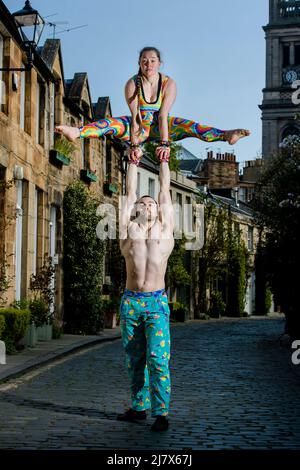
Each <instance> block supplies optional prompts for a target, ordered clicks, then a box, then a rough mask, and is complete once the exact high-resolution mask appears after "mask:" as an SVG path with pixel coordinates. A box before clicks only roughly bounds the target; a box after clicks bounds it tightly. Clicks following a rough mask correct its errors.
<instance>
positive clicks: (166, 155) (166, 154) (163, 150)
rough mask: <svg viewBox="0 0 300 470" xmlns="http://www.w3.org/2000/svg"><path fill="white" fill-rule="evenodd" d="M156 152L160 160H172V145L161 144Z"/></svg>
mask: <svg viewBox="0 0 300 470" xmlns="http://www.w3.org/2000/svg"><path fill="white" fill-rule="evenodd" d="M155 153H156V156H157V158H158V159H159V160H160V162H168V161H169V160H170V147H166V146H164V145H160V146H159V147H157V149H156V151H155Z"/></svg>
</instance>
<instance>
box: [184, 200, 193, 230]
mask: <svg viewBox="0 0 300 470" xmlns="http://www.w3.org/2000/svg"><path fill="white" fill-rule="evenodd" d="M192 217H193V208H192V205H191V198H190V197H189V196H186V197H185V206H184V231H185V233H186V234H188V233H192V231H193V219H192Z"/></svg>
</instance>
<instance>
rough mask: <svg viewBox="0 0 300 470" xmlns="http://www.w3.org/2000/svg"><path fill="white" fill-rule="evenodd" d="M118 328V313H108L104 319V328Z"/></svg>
mask: <svg viewBox="0 0 300 470" xmlns="http://www.w3.org/2000/svg"><path fill="white" fill-rule="evenodd" d="M116 326H117V313H116V312H106V313H105V317H104V328H116Z"/></svg>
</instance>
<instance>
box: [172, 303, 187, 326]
mask: <svg viewBox="0 0 300 470" xmlns="http://www.w3.org/2000/svg"><path fill="white" fill-rule="evenodd" d="M171 310H172V316H173V317H174V319H175V320H177V321H185V318H186V315H187V312H188V308H187V306H186V305H185V304H183V303H181V302H176V301H175V302H173V304H172V308H171Z"/></svg>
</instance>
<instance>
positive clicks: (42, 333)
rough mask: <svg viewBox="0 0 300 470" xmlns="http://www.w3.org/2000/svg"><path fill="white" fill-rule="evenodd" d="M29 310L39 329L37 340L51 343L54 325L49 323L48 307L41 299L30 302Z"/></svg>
mask: <svg viewBox="0 0 300 470" xmlns="http://www.w3.org/2000/svg"><path fill="white" fill-rule="evenodd" d="M29 310H30V312H31V316H32V318H33V320H34V323H35V325H36V327H37V339H38V340H39V341H50V340H51V339H52V325H51V323H50V322H49V311H48V305H47V304H46V302H45V301H44V300H43V299H41V298H39V299H38V298H36V299H33V300H31V301H30V302H29Z"/></svg>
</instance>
